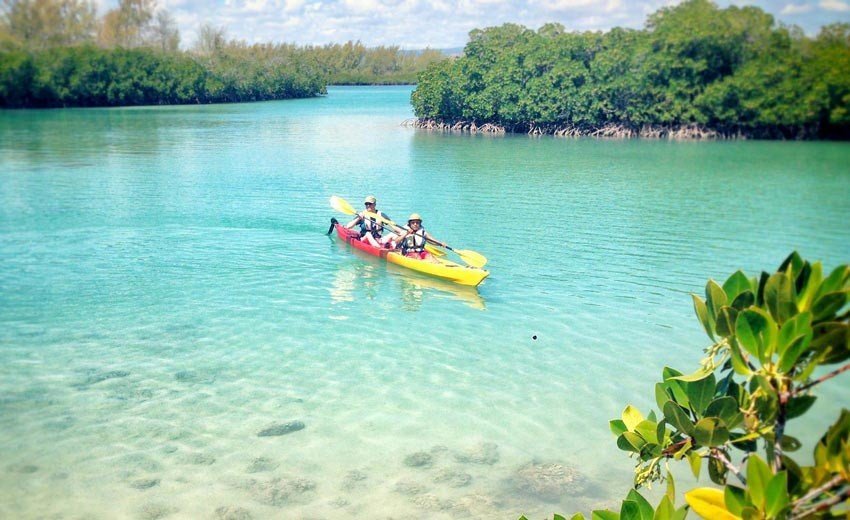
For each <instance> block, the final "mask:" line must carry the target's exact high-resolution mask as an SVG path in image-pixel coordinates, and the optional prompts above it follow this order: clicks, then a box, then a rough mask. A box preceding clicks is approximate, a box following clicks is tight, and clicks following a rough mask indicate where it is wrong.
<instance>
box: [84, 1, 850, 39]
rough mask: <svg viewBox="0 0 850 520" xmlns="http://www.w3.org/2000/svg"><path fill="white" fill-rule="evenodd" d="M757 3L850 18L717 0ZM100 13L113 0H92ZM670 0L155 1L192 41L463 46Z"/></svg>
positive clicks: (617, 19) (840, 12)
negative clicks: (482, 37) (216, 32)
mask: <svg viewBox="0 0 850 520" xmlns="http://www.w3.org/2000/svg"><path fill="white" fill-rule="evenodd" d="M715 1H716V3H717V4H718V5H720V6H721V7H726V6H728V5H730V4H735V5H755V6H758V7H761V8H762V9H764V10H765V11H767V12H768V13H770V14H772V15H773V16H774V17H775V18H776V19H777V21H779V22H781V23H784V24H788V25H791V24H794V25H799V26H800V27H802V28H803V30H804V31H805V32H806V33H807V34H810V35H814V34H816V33H817V31H818V29H819V28H820V27H821V26H823V25H826V24H830V23H834V22H850V0H750V1H746V2H745V1H737V0H715ZM96 3H97V4H98V8H99V13H100V14H103V13H105V12H106V11H107V10H109V9H111V8H113V7H115V6H116V5H117V4H118V0H97V1H96ZM676 3H678V2H677V1H674V0H672V1H671V0H512V1H506V0H158V6H159V7H161V8H165V9H167V10H168V11H169V12H170V13H171V14H172V15H173V16H174V17H175V19H176V21H177V24H178V26H179V28H180V35H181V39H182V41H181V46H182V47H189V46H191V45H192V44H193V43H194V41H195V39H196V34H197V29H198V27H200V26H201V25H202V24H204V23H208V24H211V25H213V26H216V27H224V28H225V29H226V31H227V33H226V34H227V37H228V38H233V39H238V40H245V41H247V42H249V43H266V42H286V43H297V44H302V45H303V44H314V45H321V44H325V43H343V42H346V41H349V40H354V41H356V40H360V41H361V42H363V43H364V44H365V45H367V46H370V47H372V46H378V45H398V46H400V47H401V48H403V49H422V48H425V47H430V48H437V49H448V48H457V47H463V46H464V45H465V44H466V41H467V35H468V33H469V31H471V30H472V29H475V28H483V27H491V26H495V25H501V24H503V23H506V22H512V23H518V24H522V25H525V26H526V27H529V28H532V29H537V28H539V27H540V26H541V25H543V24H545V23H548V22H559V23H561V24H563V25H564V27H565V28H566V29H567V30H568V31H584V30H606V29H610V28H612V27H617V26H619V27H631V28H641V27H643V24H644V22H645V20H646V17H647V15H648V14H650V13H652V12H654V11H656V10H658V9H659V8H660V7H663V6H665V5H673V4H676Z"/></svg>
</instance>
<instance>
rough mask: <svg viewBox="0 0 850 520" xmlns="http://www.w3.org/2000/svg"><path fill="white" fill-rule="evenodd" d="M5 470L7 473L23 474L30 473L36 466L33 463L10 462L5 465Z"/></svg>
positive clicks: (34, 470) (36, 469) (33, 471)
mask: <svg viewBox="0 0 850 520" xmlns="http://www.w3.org/2000/svg"><path fill="white" fill-rule="evenodd" d="M6 471H8V472H9V473H22V474H24V475H30V474H32V473H35V472H36V471H38V466H35V465H33V464H10V465H8V466H6Z"/></svg>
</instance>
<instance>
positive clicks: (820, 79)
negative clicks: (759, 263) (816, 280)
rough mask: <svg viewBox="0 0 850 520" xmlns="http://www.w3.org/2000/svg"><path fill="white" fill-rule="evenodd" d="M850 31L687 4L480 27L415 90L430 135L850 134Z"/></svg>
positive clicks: (705, 1)
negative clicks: (624, 15)
mask: <svg viewBox="0 0 850 520" xmlns="http://www.w3.org/2000/svg"><path fill="white" fill-rule="evenodd" d="M848 70H850V24H833V25H828V26H825V27H822V28H821V31H820V33H819V34H818V35H817V36H815V37H808V36H806V35H805V34H803V32H802V30H801V29H799V28H798V27H795V26H784V25H777V24H776V22H775V20H774V19H773V17H772V16H771V15H769V14H767V13H765V12H764V11H763V10H761V9H759V8H757V7H752V6H747V7H737V6H730V7H728V8H725V9H721V8H719V7H718V6H717V5H716V4H714V3H712V2H710V1H709V0H687V1H685V2H683V3H681V4H679V5H676V6H673V7H665V8H662V9H660V10H658V11H656V12H655V13H653V14H651V15H649V17H648V19H647V21H646V24H645V28H644V29H639V30H635V29H622V28H614V29H611V30H610V31H607V32H567V31H566V30H565V29H564V27H563V26H562V25H560V24H547V25H544V26H543V27H541V28H540V29H538V30H536V31H534V30H531V29H528V28H526V27H523V26H520V25H516V24H505V25H502V26H500V27H490V28H486V29H481V30H478V29H476V30H474V31H472V32H471V33H470V38H469V42H468V43H467V45H466V47H465V48H464V52H463V54H462V55H461V56H460V57H458V58H456V59H447V60H443V61H440V62H436V63H434V64H432V65H430V66H429V67H428V69H426V70H425V71H424V72H423V73H422V74H420V76H419V81H418V84H417V87H416V89H415V90H414V92H413V94H412V96H411V102H412V104H413V108H414V115H415V116H416V118H417V119H416V121H415V122H413V123H408V124H411V125H412V126H416V127H418V128H426V129H431V130H438V131H453V132H474V133H481V132H484V133H496V134H499V133H509V132H510V133H527V134H533V135H540V134H553V135H565V136H596V137H621V138H629V137H649V138H668V139H727V138H732V139H743V138H760V139H850V74H848V73H847V71H848Z"/></svg>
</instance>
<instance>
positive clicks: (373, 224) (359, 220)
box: [345, 195, 395, 248]
mask: <svg viewBox="0 0 850 520" xmlns="http://www.w3.org/2000/svg"><path fill="white" fill-rule="evenodd" d="M363 202H364V204H365V205H366V209H365V210H363V211H361V212H360V213H358V214H357V215H355V216H354V219H352V220H351V222H349V223H348V224H346V225H345V227H346V228H348V229H352V228H354V226H356V225H357V224H360V240H361V241H363V242H368V243H369V244H370V245H371V246H373V247H377V248H381V247H385V245H386V244H387V243H390V242H392V241H393V239H394V238H395V235H394V234H393V233H388V234H387V235H386V236H383V233H384V224H383V222H382V221H380V220H379V219H378V218H376V217H375V216H374V214H377V215H380V216H381V217H382V218H384V219H385V220H392V219H390V217H389V215H387V214H386V213H384V212H383V211H379V210H378V209H377V208H376V207H375V206H376V204H377V202H378V201H377V199H376V198H375V196H374V195H369V196H368V197H366V199H365V200H364V201H363ZM370 214H372V215H370Z"/></svg>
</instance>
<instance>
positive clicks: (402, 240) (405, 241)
mask: <svg viewBox="0 0 850 520" xmlns="http://www.w3.org/2000/svg"><path fill="white" fill-rule="evenodd" d="M403 231H404V233H403V234H402V235H401V236H400V237H398V238H397V239H395V243H396V244H397V247H398V248H400V249H401V254H403V255H404V256H409V257H411V258H419V259H420V260H433V259H434V257H433V256H432V255H431V253H429V252H428V251H426V250H425V244H426V243H427V242H431V243H432V244H436V245H438V246H442V247H446V244H444V243H442V242H440V241H439V240H437V239H436V238H434V237H432V236H431V235H429V234H428V232H427V231H425V228H423V227H422V217H421V216H420V215H419V213H413V214H411V215H410V218H408V219H407V225H406V226H405V227H404V228H403Z"/></svg>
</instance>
